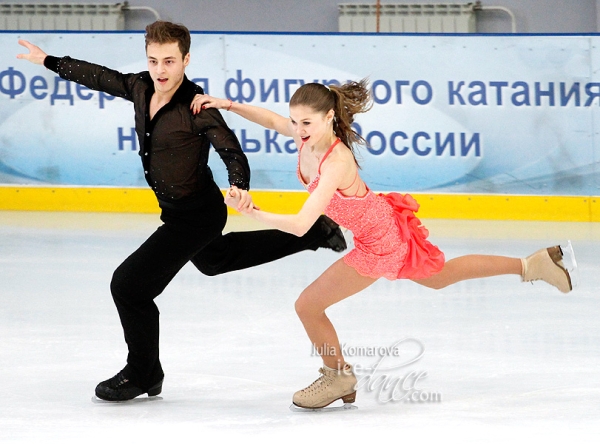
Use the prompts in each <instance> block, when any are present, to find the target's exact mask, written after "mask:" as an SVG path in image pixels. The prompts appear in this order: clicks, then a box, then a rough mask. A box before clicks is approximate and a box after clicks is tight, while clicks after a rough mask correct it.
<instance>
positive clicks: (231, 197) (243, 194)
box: [225, 185, 259, 213]
mask: <svg viewBox="0 0 600 444" xmlns="http://www.w3.org/2000/svg"><path fill="white" fill-rule="evenodd" d="M225 203H226V204H227V205H228V206H230V207H231V208H233V209H235V210H237V211H238V212H240V213H250V212H252V210H253V209H257V210H258V209H259V208H258V207H257V206H255V205H254V203H253V202H252V196H250V194H249V193H248V191H246V190H242V189H240V188H238V187H236V186H235V185H232V186H231V188H229V189H228V190H227V194H225Z"/></svg>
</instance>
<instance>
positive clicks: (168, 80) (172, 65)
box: [146, 42, 190, 94]
mask: <svg viewBox="0 0 600 444" xmlns="http://www.w3.org/2000/svg"><path fill="white" fill-rule="evenodd" d="M146 56H147V57H148V71H150V76H151V77H152V80H153V81H154V89H155V90H156V92H157V93H159V94H174V93H175V91H176V90H177V88H178V87H179V85H181V82H182V81H183V75H184V73H185V68H186V66H188V64H189V63H190V55H189V53H188V54H186V55H185V57H184V56H182V54H181V51H180V50H179V45H178V44H177V42H172V43H164V44H160V43H150V44H149V45H148V47H147V48H146Z"/></svg>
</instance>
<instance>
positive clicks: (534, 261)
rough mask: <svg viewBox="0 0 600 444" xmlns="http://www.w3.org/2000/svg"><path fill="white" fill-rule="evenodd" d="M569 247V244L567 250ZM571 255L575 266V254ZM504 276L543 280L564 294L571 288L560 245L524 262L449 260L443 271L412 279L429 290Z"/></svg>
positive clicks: (487, 257)
mask: <svg viewBox="0 0 600 444" xmlns="http://www.w3.org/2000/svg"><path fill="white" fill-rule="evenodd" d="M569 248H571V247H570V243H569V246H568V247H567V250H568V249H569ZM569 254H571V255H572V256H573V257H572V258H571V260H572V262H573V265H574V266H576V265H575V258H574V253H573V251H572V248H571V251H570V252H569V251H567V255H569ZM503 274H516V275H519V276H521V279H522V280H523V281H526V282H531V281H536V280H542V281H545V282H547V283H549V284H550V285H553V286H554V287H556V288H558V289H559V290H560V291H562V292H563V293H568V292H569V291H571V290H572V289H573V285H572V282H571V276H570V274H569V271H568V270H567V269H566V267H565V265H564V264H563V250H562V248H561V247H560V246H559V245H556V246H554V247H549V248H544V249H542V250H539V251H536V252H535V253H533V254H531V255H529V256H527V257H526V258H525V259H519V258H511V257H506V256H490V255H481V254H470V255H466V256H461V257H457V258H455V259H451V260H449V261H448V262H446V263H445V264H444V268H442V270H441V271H440V272H439V273H438V274H435V275H433V276H430V277H428V278H426V279H418V280H415V282H417V283H418V284H421V285H425V286H426V287H429V288H434V289H440V288H444V287H447V286H448V285H452V284H455V283H456V282H460V281H464V280H466V279H476V278H484V277H490V276H500V275H503Z"/></svg>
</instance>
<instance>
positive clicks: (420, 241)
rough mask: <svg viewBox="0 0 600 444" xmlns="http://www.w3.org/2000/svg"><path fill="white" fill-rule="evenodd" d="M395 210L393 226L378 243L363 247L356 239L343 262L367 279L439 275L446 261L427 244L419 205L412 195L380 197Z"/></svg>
mask: <svg viewBox="0 0 600 444" xmlns="http://www.w3.org/2000/svg"><path fill="white" fill-rule="evenodd" d="M378 197H379V198H383V199H385V201H386V202H387V203H388V204H389V205H390V206H391V207H392V213H391V214H392V216H391V217H392V218H393V222H390V229H389V230H385V232H384V233H383V234H382V236H381V238H380V239H379V241H378V245H377V242H372V241H369V242H368V243H366V242H365V243H363V242H362V241H361V239H360V236H359V237H355V239H354V244H355V248H354V249H353V250H352V251H350V252H349V253H348V254H347V255H346V256H345V257H344V261H345V262H346V264H348V265H350V266H351V267H353V268H354V269H356V271H358V272H359V273H360V274H362V275H364V276H369V277H373V278H380V277H385V278H386V279H390V280H395V279H424V278H427V277H429V276H432V275H434V274H436V273H438V272H439V271H440V270H441V269H442V268H443V266H444V262H445V257H444V253H442V252H441V251H440V250H439V248H438V247H436V246H435V245H433V244H432V243H431V242H429V241H428V240H427V237H428V236H429V231H428V230H427V228H425V227H424V226H423V225H422V224H421V221H420V220H419V219H418V218H417V216H416V215H415V213H416V212H417V211H418V210H419V204H418V203H417V201H416V200H415V199H414V198H413V197H412V196H411V195H410V194H400V193H389V194H386V195H383V194H380V195H379V196H378Z"/></svg>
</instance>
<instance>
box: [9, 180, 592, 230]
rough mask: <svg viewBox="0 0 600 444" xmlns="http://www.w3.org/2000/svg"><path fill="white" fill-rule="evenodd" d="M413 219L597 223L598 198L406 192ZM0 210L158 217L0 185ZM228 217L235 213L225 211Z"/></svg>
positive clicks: (113, 192) (149, 197) (263, 201)
mask: <svg viewBox="0 0 600 444" xmlns="http://www.w3.org/2000/svg"><path fill="white" fill-rule="evenodd" d="M410 194H411V195H412V196H413V197H414V198H415V199H416V200H417V201H418V202H419V203H420V205H421V208H420V209H419V212H418V214H417V215H418V216H419V217H421V218H434V219H483V220H532V221H534V220H535V221H569V222H599V221H600V210H599V208H598V202H599V199H600V196H530V195H498V194H494V195H483V194H430V193H410ZM252 197H253V199H254V202H255V203H256V205H258V206H259V207H260V208H262V209H263V210H265V211H273V212H277V213H283V214H291V213H295V212H297V211H298V210H299V209H300V208H301V207H302V205H303V203H304V202H305V200H306V198H307V197H308V194H307V193H306V192H304V191H261V190H257V191H252ZM0 210H15V211H81V212H126V213H158V212H159V208H158V204H157V202H156V199H155V197H154V194H153V192H152V191H151V190H149V189H146V188H111V187H38V186H0ZM230 214H236V212H235V211H233V210H230Z"/></svg>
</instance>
